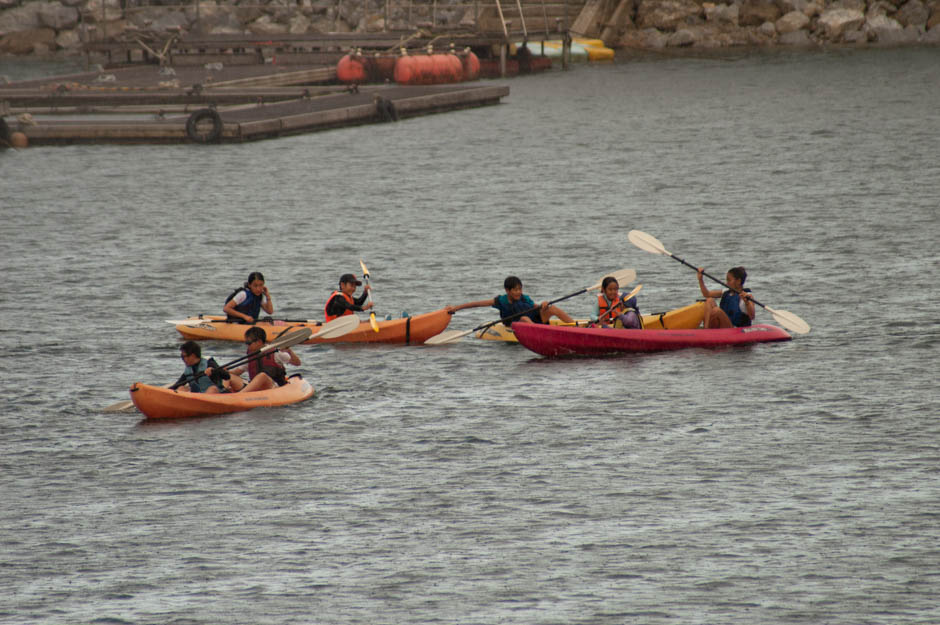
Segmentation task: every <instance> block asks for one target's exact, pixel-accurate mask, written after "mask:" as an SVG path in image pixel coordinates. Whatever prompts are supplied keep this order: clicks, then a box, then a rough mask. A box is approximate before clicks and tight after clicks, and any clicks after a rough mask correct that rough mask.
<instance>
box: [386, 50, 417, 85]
mask: <svg viewBox="0 0 940 625" xmlns="http://www.w3.org/2000/svg"><path fill="white" fill-rule="evenodd" d="M392 75H393V77H394V78H395V82H397V83H398V84H399V85H416V84H418V83H417V76H418V72H417V67H415V57H413V56H408V55H407V54H404V50H402V56H400V57H398V59H396V60H395V70H394V72H393V73H392Z"/></svg>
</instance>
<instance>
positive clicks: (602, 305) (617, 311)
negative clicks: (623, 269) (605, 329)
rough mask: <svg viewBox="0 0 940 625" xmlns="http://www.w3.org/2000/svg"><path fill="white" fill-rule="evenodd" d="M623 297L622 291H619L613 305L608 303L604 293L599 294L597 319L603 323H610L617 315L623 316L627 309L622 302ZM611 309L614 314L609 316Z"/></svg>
mask: <svg viewBox="0 0 940 625" xmlns="http://www.w3.org/2000/svg"><path fill="white" fill-rule="evenodd" d="M621 297H623V293H621V292H620V291H617V299H616V300H614V301H613V303H611V302H608V301H607V298H606V297H604V294H603V293H598V294H597V318H598V319H600V320H601V321H606V322H610V321H611V320H613V318H614V317H616V316H617V315H621V314H623V313H624V312H625V309H624V307H623V302H621V301H620V298H621ZM611 308H613V309H614V312H612V313H610V314H609V315H608V314H607V313H608V312H610V309H611Z"/></svg>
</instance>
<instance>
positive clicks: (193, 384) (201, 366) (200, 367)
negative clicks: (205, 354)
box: [183, 358, 223, 393]
mask: <svg viewBox="0 0 940 625" xmlns="http://www.w3.org/2000/svg"><path fill="white" fill-rule="evenodd" d="M210 364H211V365H212V366H213V367H214V368H216V369H218V367H219V366H218V365H217V364H216V363H215V361H214V360H213V361H212V362H211V363H210V362H209V361H208V360H206V359H205V358H201V359H199V362H197V363H196V366H195V367H190V366H187V367H186V369H184V370H183V376H184V377H185V378H192V377H193V376H195V375H199V374H200V373H202V372H203V371H205V370H206V369H207V368H209V365H210ZM213 375H215V374H213ZM210 386H215V387H217V388H218V389H219V390H222V388H223V386H222V383H221V381H220V382H218V383H216V382H213V381H212V380H211V379H209V376H207V375H199V377H198V378H196V379H195V380H190V381H189V390H190V391H192V392H193V393H205V392H206V391H207V390H209V387H210Z"/></svg>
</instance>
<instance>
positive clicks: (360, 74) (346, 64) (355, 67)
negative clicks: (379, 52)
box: [336, 54, 366, 84]
mask: <svg viewBox="0 0 940 625" xmlns="http://www.w3.org/2000/svg"><path fill="white" fill-rule="evenodd" d="M336 78H337V79H338V80H339V81H340V82H345V83H356V84H360V83H364V82H366V68H365V64H364V63H363V62H362V57H361V56H360V55H355V56H353V55H352V54H347V55H346V56H344V57H343V58H341V59H340V60H339V63H337V64H336Z"/></svg>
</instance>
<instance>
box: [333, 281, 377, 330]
mask: <svg viewBox="0 0 940 625" xmlns="http://www.w3.org/2000/svg"><path fill="white" fill-rule="evenodd" d="M358 286H362V281H361V280H359V279H358V278H357V277H356V274H354V273H344V274H343V275H341V276H340V277H339V290H337V291H333V292H332V293H330V296H329V297H328V298H327V300H326V306H324V307H323V321H324V322H329V321H333V320H334V319H336V318H337V317H342V316H343V315H351V314H353V312H362V311H363V310H369V309H370V308H372V302H369V303H368V304H366V305H365V306H363V303H364V302H365V301H366V298H367V297H369V288H370V287H369V285H366V288H365V289H363V290H362V295H360V296H359V297H353V296H354V295H355V293H356V287H358Z"/></svg>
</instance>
